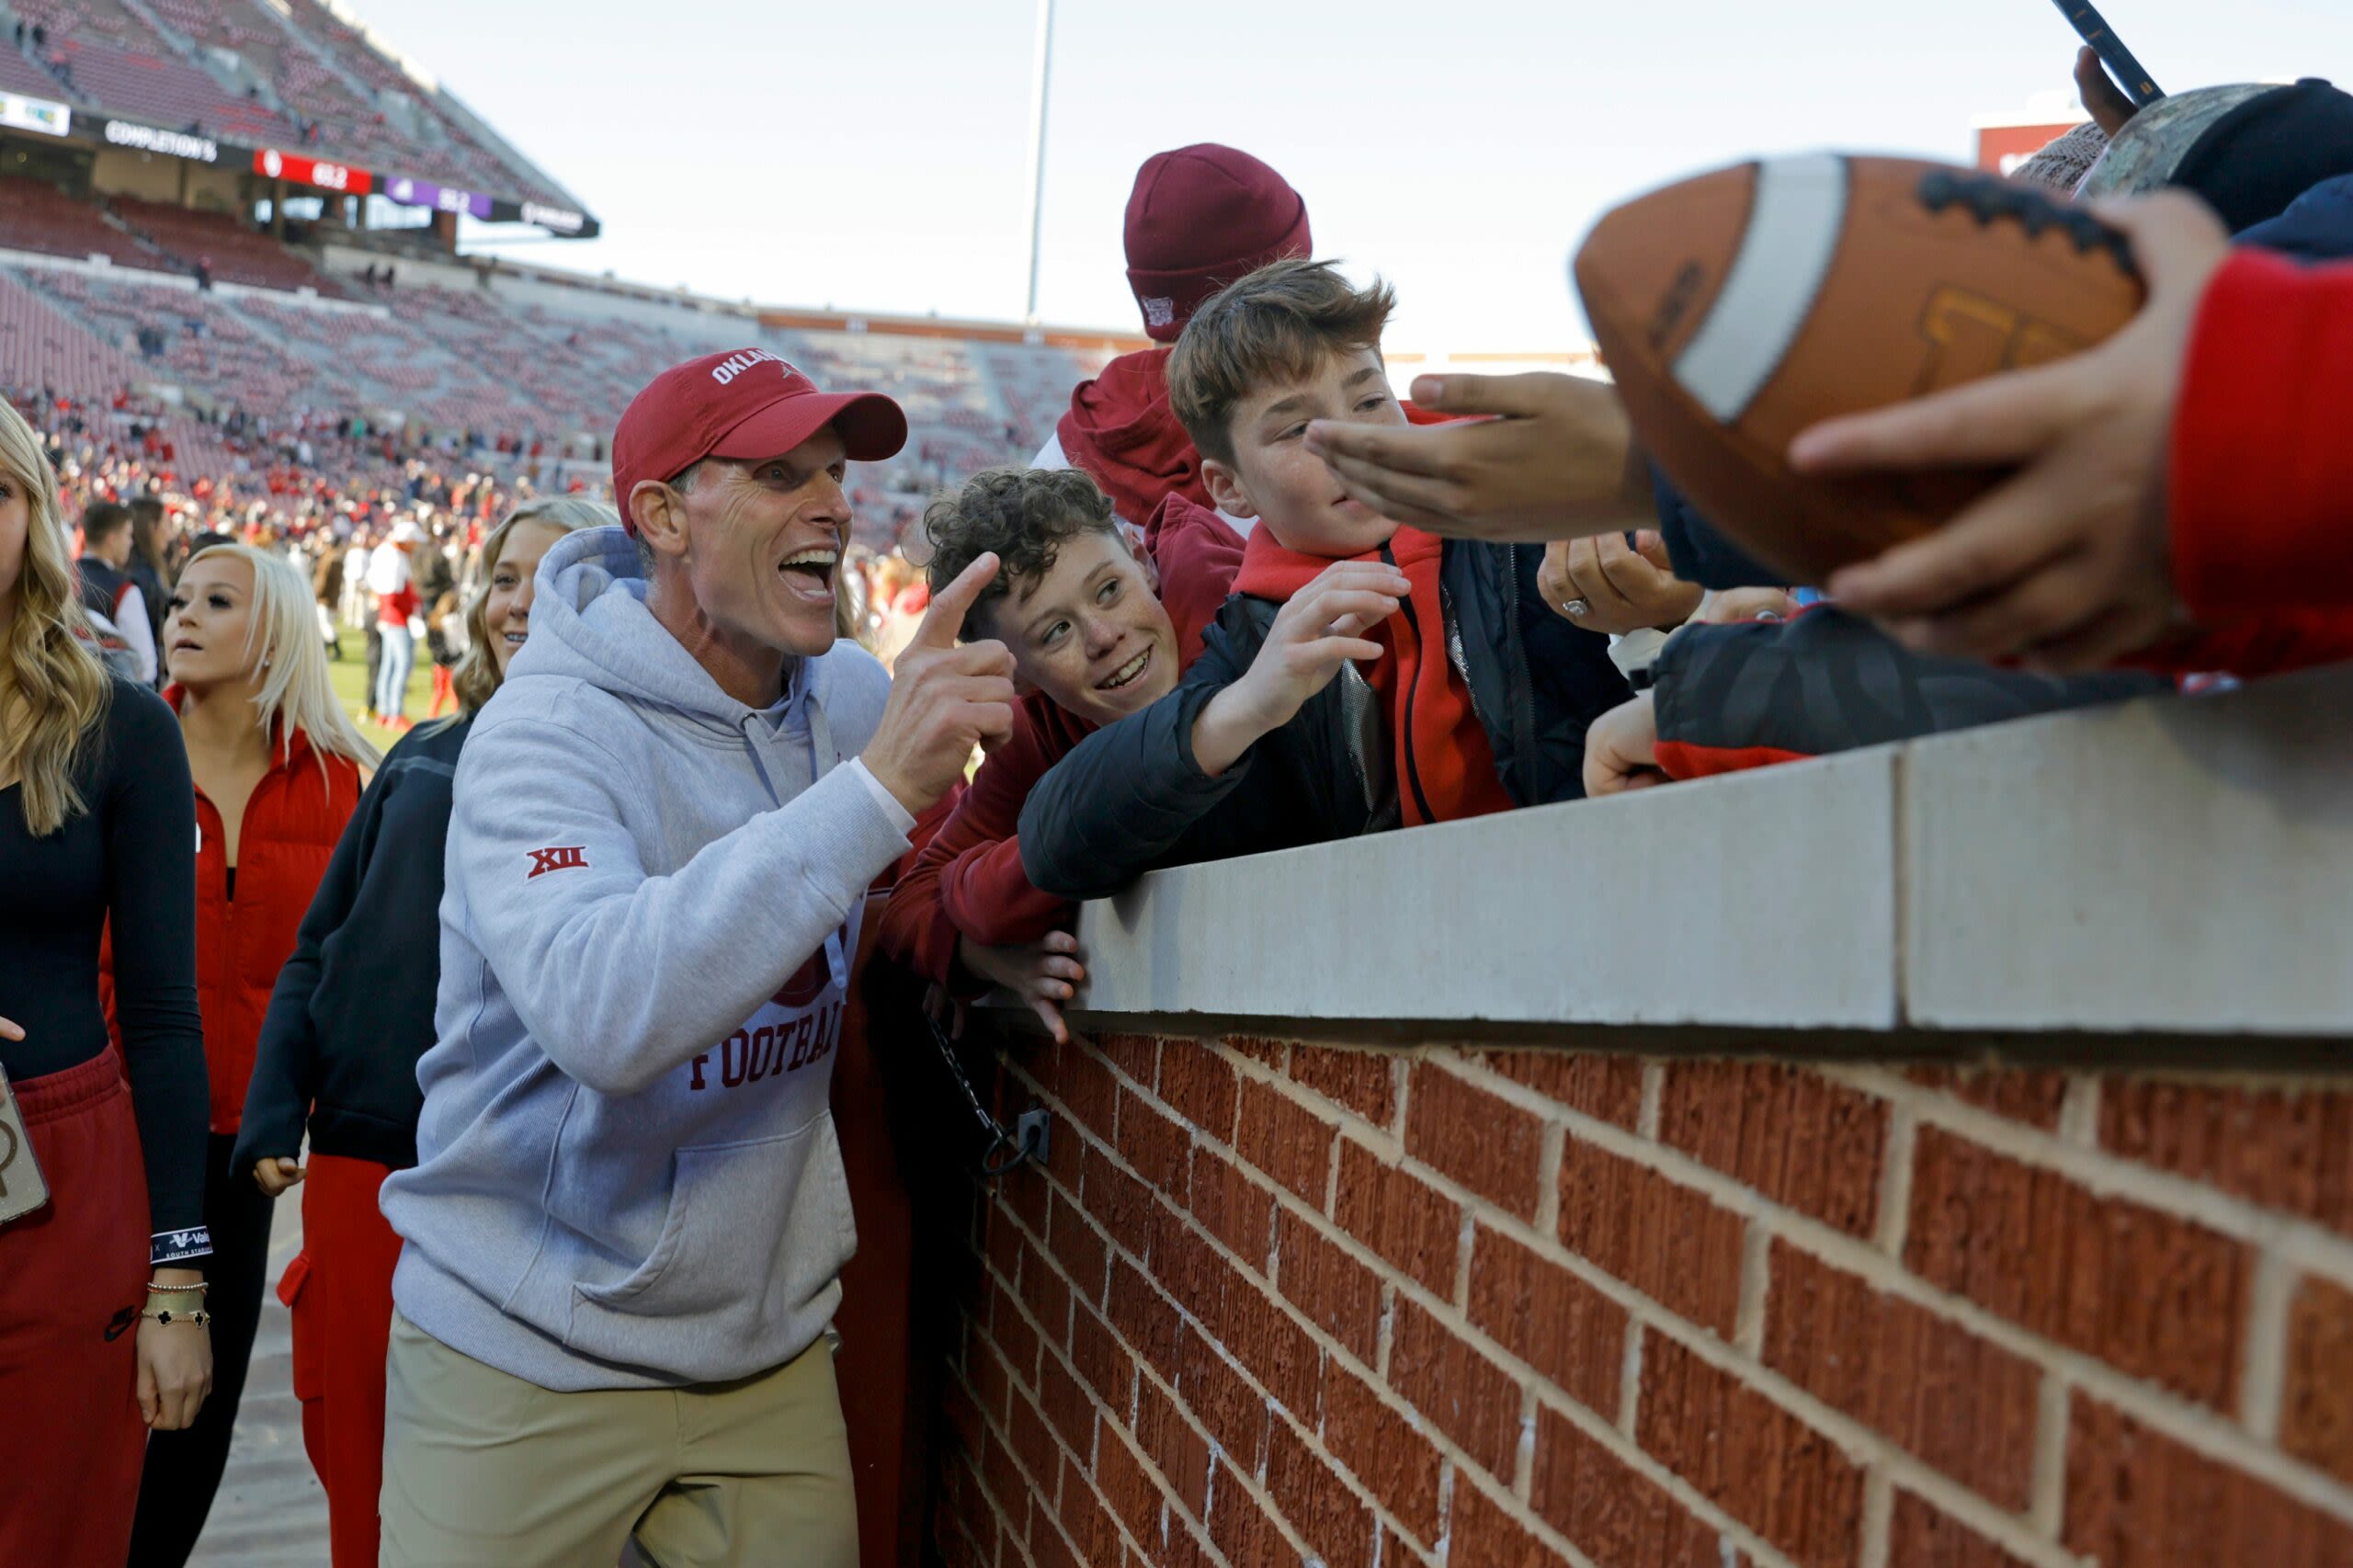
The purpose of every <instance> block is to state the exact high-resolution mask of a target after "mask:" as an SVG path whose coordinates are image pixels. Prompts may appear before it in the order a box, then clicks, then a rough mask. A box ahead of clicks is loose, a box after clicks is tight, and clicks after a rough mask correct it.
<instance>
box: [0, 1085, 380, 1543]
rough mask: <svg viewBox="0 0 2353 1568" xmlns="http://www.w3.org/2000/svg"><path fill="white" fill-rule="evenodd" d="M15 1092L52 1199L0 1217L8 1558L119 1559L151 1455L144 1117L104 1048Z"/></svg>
mask: <svg viewBox="0 0 2353 1568" xmlns="http://www.w3.org/2000/svg"><path fill="white" fill-rule="evenodd" d="M16 1090H17V1104H18V1105H19V1106H20V1107H21V1108H22V1109H23V1111H24V1113H25V1131H26V1132H27V1134H28V1142H30V1143H31V1144H32V1150H33V1154H34V1157H35V1158H37V1159H39V1160H40V1168H41V1173H42V1175H44V1176H47V1177H48V1180H49V1206H48V1207H47V1208H45V1209H42V1210H39V1211H37V1212H35V1213H32V1214H28V1215H26V1216H25V1217H24V1218H23V1219H21V1220H17V1221H15V1222H13V1223H11V1224H7V1225H0V1562H5V1563H9V1564H15V1563H20V1562H21V1563H39V1564H40V1565H41V1568H122V1562H123V1559H124V1558H125V1557H127V1556H129V1555H130V1552H131V1509H132V1506H133V1505H134V1504H136V1503H137V1501H138V1498H139V1468H140V1464H141V1461H142V1460H143V1459H144V1458H145V1456H146V1452H147V1424H146V1422H145V1421H144V1419H142V1417H141V1415H140V1414H139V1361H138V1355H137V1351H138V1327H139V1311H140V1309H141V1308H142V1307H143V1306H144V1305H145V1304H146V1301H147V1274H148V1269H147V1172H146V1165H145V1164H144V1162H143V1161H142V1159H141V1158H140V1153H139V1124H138V1122H137V1121H135V1120H134V1119H132V1118H131V1090H130V1088H129V1086H128V1085H125V1084H124V1083H123V1081H122V1070H121V1068H120V1067H119V1065H118V1064H117V1061H116V1058H115V1054H114V1052H113V1051H104V1052H102V1053H100V1054H99V1055H97V1056H95V1057H92V1058H91V1059H90V1060H89V1061H87V1062H83V1063H82V1064H81V1065H80V1066H78V1067H68V1068H66V1069H65V1070H64V1071H63V1072H62V1073H47V1074H42V1075H41V1076H40V1077H38V1078H30V1079H27V1080H26V1081H24V1082H23V1083H20V1084H18V1085H16ZM174 1332H181V1331H179V1330H175V1331H174ZM378 1371H379V1375H380V1376H381V1367H379V1369H378Z"/></svg>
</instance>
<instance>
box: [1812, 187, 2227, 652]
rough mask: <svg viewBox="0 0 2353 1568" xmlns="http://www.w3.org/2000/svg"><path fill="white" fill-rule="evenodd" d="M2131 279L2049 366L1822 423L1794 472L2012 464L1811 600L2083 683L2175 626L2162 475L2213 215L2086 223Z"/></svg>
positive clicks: (2156, 209)
mask: <svg viewBox="0 0 2353 1568" xmlns="http://www.w3.org/2000/svg"><path fill="white" fill-rule="evenodd" d="M2100 216H2101V217H2102V218H2104V219H2105V220H2107V221H2108V222H2110V223H2112V224H2114V225H2115V226H2116V227H2118V228H2120V229H2121V230H2123V231H2124V233H2125V234H2126V235H2127V236H2128V237H2129V238H2130V239H2131V243H2132V254H2133V256H2134V258H2135V259H2136V260H2137V261H2138V262H2139V264H2140V267H2141V272H2142V275H2143V277H2144V278H2146V279H2147V280H2148V285H2149V297H2148V302H2147V303H2146V304H2144V305H2143V306H2142V308H2141V313H2140V314H2139V315H2138V316H2136V317H2134V318H2133V319H2132V321H2131V323H2130V324H2127V325H2126V326H2125V328H2124V330H2123V331H2121V332H2120V333H2118V334H2117V335H2115V336H2114V337H2111V338H2109V340H2108V341H2107V342H2105V343H2103V344H2101V345H2099V346H2098V347H2096V348H2091V349H2087V350H2086V351H2085V352H2083V353H2081V354H2077V355H2075V356H2073V357H2071V358H2065V359H2062V360H2059V361H2058V362H2056V363H2054V364H2050V365H2042V366H2038V367H2036V368H2035V369H2030V370H2018V371H2013V372H2011V373H2009V374H2006V375H2000V376H1991V377H1988V378H1986V379H1985V380H1984V381H1972V382H1971V383H1970V384H1969V385H1967V386H1962V387H1956V388H1954V389H1953V390H1951V391H1949V392H1938V393H1937V394H1936V395H1935V396H1933V397H1926V398H1922V399H1920V400H1918V401H1917V402H1914V403H1898V404H1896V405H1895V406H1893V407H1892V408H1884V409H1879V410H1876V411H1874V412H1872V413H1870V414H1859V415H1848V416H1847V417H1845V418H1840V419H1833V420H1828V421H1826V422H1824V423H1823V424H1821V425H1817V426H1814V427H1813V428H1812V429H1810V430H1807V431H1805V432H1803V433H1802V434H1801V435H1800V436H1799V437H1798V438H1797V439H1796V441H1795V442H1793V443H1792V444H1791V446H1790V463H1791V464H1792V466H1794V467H1796V468H1797V469H1799V470H1800V471H1801V472H1807V473H1824V474H1827V473H1853V472H1864V471H1868V470H1916V469H1940V468H1968V467H1979V466H1988V465H1995V466H2006V465H2009V464H2017V465H2018V472H2016V473H2014V474H2012V475H2011V476H2010V477H2009V478H2008V479H2006V480H2005V481H2003V482H2002V483H2000V484H1998V485H1996V486H1995V487H1994V488H1993V489H1992V490H1989V491H1987V492H1986V493H1985V494H1984V495H1983V496H1981V497H1979V498H1978V500H1976V501H1975V502H1974V503H1972V505H1971V506H1968V507H1967V508H1965V509H1964V510H1963V511H1962V512H1961V514H1960V515H1959V516H1957V517H1954V518H1953V519H1952V521H1951V522H1949V523H1947V524H1946V525H1945V526H1944V527H1943V528H1939V529H1938V530H1937V531H1936V532H1934V533H1931V534H1928V535H1927V536H1926V537H1924V538H1921V539H1916V540H1912V541H1911V542H1909V543H1907V544H1901V545H1898V546H1896V547H1895V548H1894V549H1893V550H1891V551H1887V552H1886V553H1885V554H1884V555H1881V557H1879V559H1877V560H1876V561H1870V562H1862V563H1860V564H1858V565H1853V566H1848V567H1846V568H1844V569H1842V570H1841V571H1839V572H1838V573H1837V574H1836V575H1834V576H1833V577H1832V578H1831V580H1830V582H1829V583H1828V584H1827V587H1828V588H1829V590H1830V593H1831V595H1832V596H1833V597H1836V599H1837V600H1838V601H1839V602H1840V606H1841V608H1846V609H1848V610H1851V611H1853V612H1855V613H1856V614H1858V615H1868V616H1870V617H1872V618H1873V619H1877V620H1879V621H1881V622H1882V623H1883V624H1884V625H1885V626H1886V627H1887V629H1888V631H1890V632H1891V633H1892V634H1893V636H1895V638H1896V639H1897V640H1898V641H1900V642H1903V643H1904V644H1905V645H1906V646H1908V647H1911V648H1914V649H1916V650H1918V651H1920V652H1923V653H1942V654H1949V655H1956V656H1962V657H1972V658H1979V659H2002V658H2017V659H2018V660H2020V661H2021V662H2022V663H2024V664H2025V665H2026V666H2027V667H2028V668H2029V669H2034V670H2041V671H2048V672H2052V673H2061V672H2067V671H2075V670H2084V669H2092V668H2097V667H2098V666H2100V665H2106V664H2108V663H2109V662H2111V661H2113V660H2114V659H2116V658H2117V657H2119V656H2120V655H2121V654H2124V653H2131V652H2133V651H2134V650H2136V649H2139V648H2143V647H2145V646H2147V645H2148V644H2149V643H2151V642H2154V641H2156V640H2157V639H2158V638H2159V637H2160V636H2162V635H2163V634H2164V633H2165V631H2166V630H2167V629H2168V627H2169V626H2170V625H2171V624H2172V623H2173V622H2174V620H2175V619H2176V618H2177V614H2178V610H2177V604H2176V601H2175V597H2174V593H2173V582H2172V574H2171V571H2170V569H2169V563H2168V561H2167V554H2168V551H2167V546H2166V528H2165V460H2166V454H2167V444H2168V439H2169V437H2170V436H2171V434H2172V429H2173V411H2174V403H2175V400H2176V397H2177V394H2178V392H2179V391H2180V384H2181V375H2182V362H2183V358H2184V356H2185V354H2186V353H2187V351H2188V344H2189V335H2190V329H2191V327H2192V325H2193V324H2195V322H2196V320H2197V315H2198V304H2199V301H2200V298H2201V297H2202V296H2203V294H2204V292H2205V289H2206V284H2207V282H2208V280H2209V279H2210V278H2212V277H2213V275H2214V272H2215V269H2216V268H2217V267H2221V266H2222V262H2223V260H2224V259H2225V258H2226V257H2227V256H2229V255H2230V239H2229V236H2228V235H2227V234H2225V233H2223V231H2222V224H2221V223H2220V222H2217V221H2216V219H2215V217H2214V215H2213V213H2212V212H2211V211H2210V210H2207V208H2206V207H2205V206H2203V205H2202V204H2201V203H2200V202H2199V201H2198V200H2196V199H2194V198H2191V197H2188V196H2184V195H2180V194H2175V193H2167V194H2161V195H2157V196H2153V197H2150V198H2149V199H2146V200H2143V201H2138V202H2132V203H2129V204H2125V205H2120V206H2115V207H2103V208H2101V209H2100Z"/></svg>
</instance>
